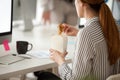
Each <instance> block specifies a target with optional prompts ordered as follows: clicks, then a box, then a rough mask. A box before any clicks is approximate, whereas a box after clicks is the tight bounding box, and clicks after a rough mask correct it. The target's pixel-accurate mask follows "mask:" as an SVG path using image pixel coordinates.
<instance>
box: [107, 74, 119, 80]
mask: <svg viewBox="0 0 120 80" xmlns="http://www.w3.org/2000/svg"><path fill="white" fill-rule="evenodd" d="M106 80H120V74H116V75H111V76H109V77H108V78H107V79H106Z"/></svg>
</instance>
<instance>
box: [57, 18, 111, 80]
mask: <svg viewBox="0 0 120 80" xmlns="http://www.w3.org/2000/svg"><path fill="white" fill-rule="evenodd" d="M76 40H77V41H76V48H75V52H74V57H73V61H72V70H71V69H70V68H69V66H68V65H67V63H63V64H62V65H61V66H59V74H60V77H61V78H62V80H84V78H85V77H87V76H88V75H92V76H94V77H96V79H95V80H106V78H107V77H108V76H110V75H111V74H112V73H113V66H110V64H109V61H108V50H107V44H106V41H105V38H104V36H103V32H102V30H101V26H100V23H99V18H98V17H95V18H91V19H88V20H87V21H86V24H85V27H84V28H83V29H82V30H80V31H79V32H78V34H77V39H76Z"/></svg>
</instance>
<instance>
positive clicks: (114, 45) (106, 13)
mask: <svg viewBox="0 0 120 80" xmlns="http://www.w3.org/2000/svg"><path fill="white" fill-rule="evenodd" d="M81 1H82V2H83V3H88V4H89V5H90V7H91V8H92V9H93V10H95V11H96V12H99V19H100V24H101V28H102V31H103V34H104V37H105V39H106V42H107V46H108V59H109V62H110V64H111V65H112V64H115V63H116V61H117V60H118V58H120V38H119V31H118V28H117V25H116V23H115V20H114V18H113V15H112V13H111V11H110V9H109V7H108V6H107V5H106V4H105V2H104V0H81Z"/></svg>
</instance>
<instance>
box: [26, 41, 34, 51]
mask: <svg viewBox="0 0 120 80" xmlns="http://www.w3.org/2000/svg"><path fill="white" fill-rule="evenodd" d="M28 45H30V46H31V48H30V49H29V50H27V51H30V50H32V48H33V45H32V44H31V43H29V44H28Z"/></svg>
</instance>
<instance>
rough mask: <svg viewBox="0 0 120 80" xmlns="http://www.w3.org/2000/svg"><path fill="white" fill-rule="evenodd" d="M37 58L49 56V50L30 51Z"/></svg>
mask: <svg viewBox="0 0 120 80" xmlns="http://www.w3.org/2000/svg"><path fill="white" fill-rule="evenodd" d="M28 54H30V55H32V56H34V57H37V58H49V54H50V53H49V51H32V52H30V53H28Z"/></svg>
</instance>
